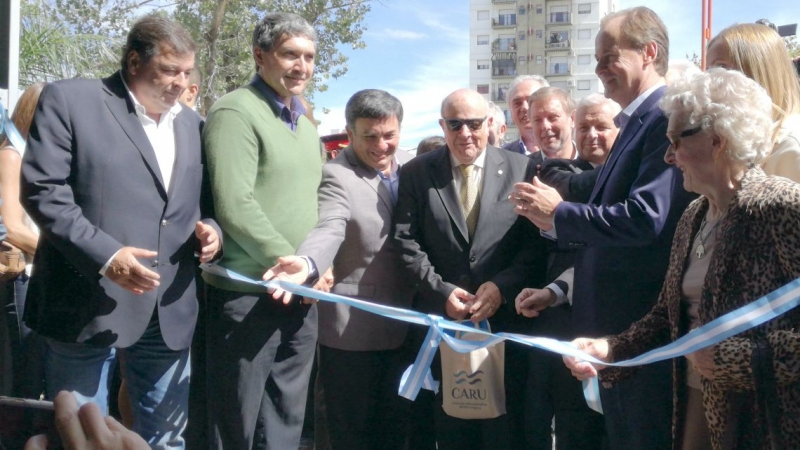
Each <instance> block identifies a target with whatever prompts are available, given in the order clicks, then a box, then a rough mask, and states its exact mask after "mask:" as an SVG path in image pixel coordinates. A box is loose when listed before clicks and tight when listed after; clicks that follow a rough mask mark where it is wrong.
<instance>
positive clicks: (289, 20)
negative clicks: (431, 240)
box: [253, 12, 317, 51]
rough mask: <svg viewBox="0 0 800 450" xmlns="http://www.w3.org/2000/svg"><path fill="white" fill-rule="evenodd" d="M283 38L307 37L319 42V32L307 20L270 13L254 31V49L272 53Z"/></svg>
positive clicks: (290, 15) (284, 13)
mask: <svg viewBox="0 0 800 450" xmlns="http://www.w3.org/2000/svg"><path fill="white" fill-rule="evenodd" d="M283 36H305V37H307V38H308V39H310V40H311V41H313V42H314V43H316V42H317V32H316V31H315V30H314V27H312V26H311V25H309V23H308V21H306V19H304V18H302V17H300V16H298V15H297V14H293V13H286V12H276V13H268V14H266V15H265V16H264V17H262V18H261V20H259V21H258V23H257V24H256V28H255V29H254V30H253V48H256V47H259V48H260V49H261V50H264V51H270V50H272V47H273V46H274V45H275V44H276V43H278V42H279V41H280V40H281V38H282V37H283Z"/></svg>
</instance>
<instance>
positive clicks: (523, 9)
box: [519, 6, 525, 16]
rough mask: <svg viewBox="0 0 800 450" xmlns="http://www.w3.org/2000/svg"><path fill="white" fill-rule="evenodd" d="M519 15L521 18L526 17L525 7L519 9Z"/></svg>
mask: <svg viewBox="0 0 800 450" xmlns="http://www.w3.org/2000/svg"><path fill="white" fill-rule="evenodd" d="M519 15H520V16H524V15H525V7H524V6H522V7H520V8H519Z"/></svg>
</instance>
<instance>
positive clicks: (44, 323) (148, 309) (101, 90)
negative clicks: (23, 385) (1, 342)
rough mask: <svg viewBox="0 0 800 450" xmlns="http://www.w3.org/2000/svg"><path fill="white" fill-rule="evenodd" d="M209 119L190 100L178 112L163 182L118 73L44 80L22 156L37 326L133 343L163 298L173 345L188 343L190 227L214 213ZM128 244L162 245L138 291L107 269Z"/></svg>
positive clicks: (193, 308) (63, 334)
mask: <svg viewBox="0 0 800 450" xmlns="http://www.w3.org/2000/svg"><path fill="white" fill-rule="evenodd" d="M201 126H202V122H201V119H200V117H199V116H198V115H197V114H196V113H194V112H193V111H191V110H190V109H188V108H185V107H184V108H183V109H182V111H181V112H180V113H179V114H178V115H177V116H176V117H175V120H174V130H175V166H174V169H173V174H172V185H171V187H170V188H169V189H167V186H165V185H164V182H163V179H162V176H161V172H160V170H159V168H158V162H157V160H156V155H155V152H154V150H153V148H152V146H151V145H150V141H149V140H148V138H147V135H146V134H145V131H144V128H143V127H142V125H141V122H140V120H139V118H138V117H137V115H136V112H135V109H134V105H133V102H132V99H131V98H130V96H129V94H128V92H127V90H126V89H125V86H124V84H123V81H122V77H121V75H120V73H119V72H118V73H116V74H114V75H113V76H111V77H109V78H105V79H102V80H66V81H59V82H55V83H50V84H48V85H47V86H46V87H45V88H44V90H43V92H42V95H41V99H40V100H39V105H38V108H37V111H36V114H35V117H34V120H33V124H32V126H31V131H30V138H29V140H28V150H27V151H26V152H25V157H24V159H23V165H22V186H21V187H22V191H21V197H22V198H21V199H22V203H23V206H24V207H25V208H26V210H27V211H28V213H29V214H30V215H31V217H32V218H33V220H34V221H35V222H36V223H37V225H38V226H39V227H40V228H41V238H40V241H39V246H38V249H37V251H36V256H35V259H34V271H33V274H32V276H31V280H30V284H29V287H28V297H27V305H26V309H25V321H26V322H27V323H28V325H29V326H30V327H31V328H33V329H35V330H37V331H38V332H39V333H41V334H42V335H45V336H48V337H51V338H53V339H56V340H59V341H64V342H83V343H87V344H92V345H96V346H114V347H127V346H130V345H132V344H133V343H135V342H136V341H137V340H138V339H139V338H140V337H141V335H142V334H143V333H144V331H145V328H146V327H147V325H148V323H149V322H150V320H151V318H152V317H153V313H154V311H155V308H156V305H158V306H157V308H158V320H159V323H160V327H161V334H162V336H163V339H164V342H165V343H166V344H167V346H168V347H169V348H172V349H183V348H186V347H188V346H189V344H190V342H191V338H192V333H193V331H194V325H195V320H196V318H197V308H198V305H197V297H196V290H195V269H196V267H197V261H196V259H195V257H194V251H195V244H196V239H195V237H194V229H195V223H196V222H197V221H198V220H200V219H201V216H203V217H207V216H208V214H210V213H209V212H208V211H209V210H204V211H205V214H201V190H202V189H203V188H202V185H203V179H204V176H203V172H204V171H203V164H202V161H201V147H200V129H201ZM203 200H209V201H208V202H204V205H205V204H209V203H210V199H203ZM207 222H208V223H210V224H212V225H213V226H215V227H216V224H215V223H214V222H213V221H211V220H207ZM216 228H217V232H218V234H219V236H220V237H221V236H222V233H221V232H219V228H218V227H216ZM123 246H132V247H138V248H142V249H147V250H152V251H156V252H157V253H158V256H156V257H155V258H151V259H143V258H140V259H139V260H140V262H142V263H143V264H144V265H145V266H147V267H149V268H150V269H151V270H154V271H156V272H158V274H159V275H160V277H161V279H160V286H159V287H158V288H156V289H155V290H154V291H151V292H146V293H144V294H142V295H136V294H133V293H130V292H128V291H126V290H124V289H122V288H121V287H119V286H118V285H117V284H115V283H113V282H112V281H111V280H109V279H108V278H106V277H101V276H100V274H99V272H100V270H101V268H102V267H103V265H104V264H105V263H106V262H107V261H108V260H109V259H110V258H111V257H112V256H113V255H114V254H115V253H116V252H117V251H118V250H120V249H121V248H122V247H123Z"/></svg>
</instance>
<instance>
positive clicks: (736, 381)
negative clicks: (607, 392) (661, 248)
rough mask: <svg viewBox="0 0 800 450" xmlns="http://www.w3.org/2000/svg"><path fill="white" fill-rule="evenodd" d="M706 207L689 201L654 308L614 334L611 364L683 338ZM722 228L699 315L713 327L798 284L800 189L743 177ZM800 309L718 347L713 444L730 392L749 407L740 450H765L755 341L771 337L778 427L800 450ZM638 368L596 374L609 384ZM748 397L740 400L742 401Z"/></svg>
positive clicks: (711, 402) (679, 418)
mask: <svg viewBox="0 0 800 450" xmlns="http://www.w3.org/2000/svg"><path fill="white" fill-rule="evenodd" d="M707 210H708V200H707V199H706V198H704V197H700V198H699V199H697V200H695V201H694V202H692V203H691V204H690V205H689V207H688V208H687V209H686V211H685V212H684V214H683V216H682V217H681V220H680V222H679V223H678V227H677V230H676V232H675V238H674V240H673V243H672V252H671V255H670V265H669V270H668V271H667V276H666V279H665V281H664V286H663V287H662V290H661V294H660V297H659V301H658V303H657V304H656V305H655V306H654V307H653V309H652V311H650V313H649V314H648V315H647V316H645V317H644V318H643V319H641V320H639V321H638V322H636V323H634V324H633V325H631V327H630V328H629V329H628V330H627V331H625V332H623V333H621V334H619V335H617V336H612V337H609V345H610V348H611V351H612V352H613V355H614V359H615V360H618V361H621V360H624V359H629V358H631V357H634V356H637V355H639V354H642V353H644V352H646V351H648V350H651V349H654V348H657V347H660V346H663V345H665V344H668V343H669V342H671V341H674V340H676V339H677V338H679V337H680V336H682V335H684V334H686V333H687V331H688V330H687V328H688V325H687V320H686V319H685V318H684V317H682V316H681V306H680V303H681V285H682V278H683V273H684V270H685V266H686V262H687V257H688V255H689V252H691V251H693V248H692V241H693V240H694V236H695V235H696V234H697V230H698V228H699V227H700V223H701V221H702V219H703V217H704V216H705V214H706V211H707ZM721 220H722V221H723V222H721V223H720V224H719V229H718V235H717V243H716V244H715V245H716V248H715V249H714V253H713V254H712V256H711V257H712V260H711V261H710V265H709V269H708V273H707V275H706V277H705V282H704V285H703V290H702V294H701V300H700V307H699V315H700V320H701V321H702V323H707V322H709V321H711V320H713V319H715V318H717V317H719V316H721V315H723V314H725V313H728V312H730V311H732V310H734V309H736V308H739V307H741V306H743V305H745V304H747V303H749V302H751V301H753V300H756V299H757V298H759V297H762V296H764V295H766V294H768V293H770V292H772V291H773V290H775V289H777V288H779V287H781V286H783V285H785V284H787V283H789V282H791V281H793V280H794V279H796V278H798V277H800V185H799V184H796V183H794V182H791V181H789V180H787V179H785V178H780V177H767V176H766V175H765V174H764V172H763V171H762V170H761V169H759V168H752V169H750V170H748V171H747V173H746V174H745V176H744V178H743V179H742V182H741V186H740V189H739V190H738V192H737V193H736V194H735V195H734V197H733V199H732V201H731V203H730V205H729V207H728V209H727V211H726V213H725V216H724V217H723V218H722V219H721ZM798 331H800V308H795V309H794V310H791V311H789V312H787V313H785V314H783V315H782V316H780V317H777V318H776V319H773V320H771V321H769V322H767V323H765V324H763V325H760V326H757V327H755V328H753V329H751V330H748V331H745V332H744V333H741V334H739V335H738V336H735V337H732V338H729V339H727V340H725V341H723V342H721V343H720V344H718V345H717V346H716V348H715V350H714V362H715V364H716V366H717V368H716V373H715V379H714V380H708V379H705V378H703V380H702V385H703V404H704V406H705V410H706V418H707V421H708V427H709V431H710V432H711V441H712V445H713V447H714V448H715V449H722V443H721V441H722V439H723V435H724V433H725V430H726V425H727V423H726V419H727V417H728V413H729V409H730V405H731V403H732V399H733V395H732V394H733V393H735V392H739V393H740V392H744V393H745V394H743V396H744V397H745V398H747V399H748V400H746V401H745V404H744V406H743V407H742V408H741V409H740V410H738V411H737V415H738V417H739V426H738V427H737V428H736V430H737V431H736V433H737V439H736V441H737V446H736V450H751V449H754V450H755V449H758V450H760V449H764V450H766V449H768V448H769V442H768V438H767V436H766V434H767V431H766V430H767V426H766V422H765V418H764V412H763V411H759V408H758V407H757V404H756V402H755V401H754V400H753V396H752V392H753V391H754V388H753V376H752V371H751V367H750V358H751V354H752V349H751V339H753V338H755V337H765V338H766V339H767V340H768V341H769V343H770V344H771V345H772V348H773V352H774V358H773V361H774V369H775V377H776V381H777V384H778V397H779V403H780V405H779V407H780V412H781V430H782V431H783V435H784V440H785V441H786V442H785V445H786V448H792V449H800V333H798ZM686 364H687V360H686V358H677V359H675V360H673V383H674V398H673V404H674V409H673V424H672V431H673V449H675V450H679V449H680V445H681V440H682V439H681V437H682V435H683V421H684V415H685V409H686V379H685V373H686ZM633 371H635V369H620V368H608V369H606V370H604V371H602V372H600V379H601V381H602V382H603V383H604V385H606V386H610V385H612V384H613V383H615V382H617V381H620V380H622V379H624V378H627V377H628V376H629V375H630V374H631V373H632V372H633ZM738 396H740V397H741V396H742V394H738ZM725 450H730V449H725Z"/></svg>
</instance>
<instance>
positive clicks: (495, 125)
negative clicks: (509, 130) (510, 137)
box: [489, 102, 506, 147]
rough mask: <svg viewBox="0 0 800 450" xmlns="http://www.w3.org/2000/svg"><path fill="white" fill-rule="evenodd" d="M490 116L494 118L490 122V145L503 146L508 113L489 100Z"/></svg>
mask: <svg viewBox="0 0 800 450" xmlns="http://www.w3.org/2000/svg"><path fill="white" fill-rule="evenodd" d="M489 117H491V118H492V120H491V121H490V122H489V145H494V146H495V147H502V146H503V138H504V137H505V135H506V115H505V113H504V112H503V110H502V109H501V108H500V107H499V106H497V105H496V104H494V103H493V102H489Z"/></svg>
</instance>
